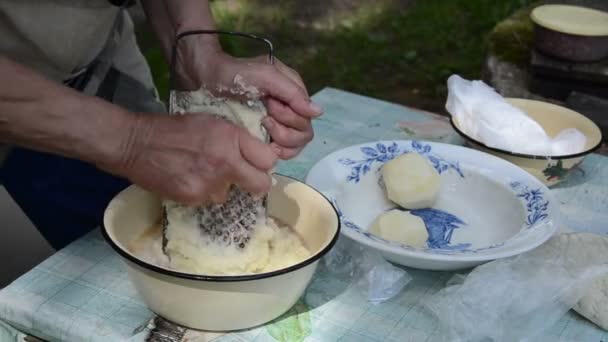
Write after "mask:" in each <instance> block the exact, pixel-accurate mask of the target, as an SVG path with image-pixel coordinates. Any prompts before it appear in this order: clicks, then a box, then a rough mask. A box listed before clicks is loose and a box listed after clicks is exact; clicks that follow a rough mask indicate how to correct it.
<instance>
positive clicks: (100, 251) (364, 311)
mask: <svg viewBox="0 0 608 342" xmlns="http://www.w3.org/2000/svg"><path fill="white" fill-rule="evenodd" d="M314 100H315V101H316V102H318V103H319V104H321V105H322V106H324V108H325V110H326V114H325V115H324V116H323V117H322V118H320V119H319V120H317V121H316V122H315V123H314V126H315V132H316V138H315V140H314V141H313V142H312V143H311V144H310V145H309V146H307V148H306V149H305V150H304V151H303V152H302V154H301V155H300V156H299V157H298V158H296V159H294V160H292V161H288V162H282V163H280V164H279V167H278V172H280V173H282V174H286V175H289V176H293V177H296V178H298V179H303V178H304V177H305V175H306V173H307V171H308V169H309V168H310V167H311V166H312V165H313V164H314V163H315V162H316V161H318V160H319V159H320V158H322V157H323V156H325V155H327V154H328V153H330V152H332V151H335V150H337V149H339V148H342V147H345V146H349V145H353V144H358V143H364V142H369V141H374V140H380V139H386V140H392V139H409V138H416V139H419V140H430V141H440V142H447V143H453V144H461V143H462V140H461V139H460V138H459V137H458V136H457V135H456V133H455V132H453V131H452V129H451V127H450V125H449V123H448V122H447V120H446V118H445V117H441V116H438V115H435V114H432V113H428V112H424V111H420V110H416V109H412V108H407V107H404V106H400V105H395V104H391V103H387V102H383V101H379V100H375V99H371V98H368V97H363V96H359V95H355V94H351V93H348V92H345V91H341V90H337V89H332V88H326V89H324V90H322V91H321V92H319V93H317V94H316V95H315V96H314ZM582 170H583V172H580V173H578V174H576V175H574V176H573V177H572V178H571V179H569V180H568V181H567V182H566V183H563V184H561V185H560V186H559V187H558V188H556V189H554V190H553V191H554V193H555V196H556V198H557V199H558V200H559V201H560V203H561V206H562V210H563V213H564V214H565V223H566V225H568V226H569V227H570V228H572V229H574V230H581V231H591V232H595V233H600V234H606V233H608V227H606V225H605V224H604V223H605V222H608V210H606V209H608V197H607V196H606V195H607V194H608V159H607V158H606V157H603V156H600V155H596V154H594V155H590V156H589V157H587V158H586V159H585V161H584V163H583V165H582ZM321 266H322V264H321ZM407 271H408V273H409V274H410V275H411V276H412V277H413V280H412V281H411V282H410V283H409V284H408V285H407V286H406V288H405V289H404V290H403V291H402V292H401V293H400V294H399V295H397V296H396V297H395V298H393V299H392V300H390V301H388V302H385V303H382V304H379V305H373V304H371V303H369V302H367V301H366V300H365V298H364V297H363V295H362V294H361V293H360V292H359V291H357V289H356V288H354V287H352V286H350V284H349V283H348V282H347V281H345V280H344V279H343V278H339V277H336V276H334V275H333V274H331V273H329V272H328V271H327V270H326V269H325V268H324V267H320V268H319V271H318V272H317V274H316V275H315V278H314V279H313V281H312V283H311V285H310V286H309V288H308V289H307V291H306V293H305V295H304V296H303V297H302V299H301V301H300V302H299V303H298V304H297V305H296V306H295V307H294V308H293V309H292V310H291V311H290V312H289V313H287V314H286V315H285V316H284V317H283V318H281V319H279V320H277V321H275V322H272V323H270V324H268V325H266V326H264V327H260V328H257V329H253V330H250V331H245V332H240V333H234V334H226V335H220V334H199V333H195V332H188V334H189V336H190V337H191V340H190V341H212V340H213V341H218V342H221V341H285V342H295V341H307V342H315V341H395V342H397V341H399V342H404V341H416V342H418V341H429V342H432V341H437V340H438V332H437V325H436V323H435V322H434V320H433V319H432V318H431V317H430V316H429V315H428V314H427V313H426V311H425V310H424V309H423V307H422V304H423V303H424V302H425V299H426V298H428V296H430V295H432V294H434V293H436V292H437V291H438V290H440V289H441V288H443V287H444V285H445V283H446V281H447V280H448V279H450V278H451V277H452V276H453V274H452V273H449V272H430V271H421V270H412V269H408V270H407ZM151 320H153V314H152V313H151V312H150V311H148V310H147V309H146V307H145V306H144V304H143V303H142V301H141V300H140V299H139V297H138V296H137V294H136V293H135V291H134V289H133V287H132V286H131V284H130V282H129V281H128V279H127V275H126V273H125V268H124V265H123V263H122V261H121V260H120V259H119V257H118V256H117V255H116V254H115V253H114V252H113V251H112V250H110V248H109V247H108V246H107V245H106V244H105V242H104V241H103V240H102V238H101V236H100V234H99V232H98V231H94V232H92V233H90V234H88V235H87V236H85V237H83V238H82V239H79V240H77V241H75V242H74V243H72V244H71V245H69V246H68V247H66V248H65V249H63V250H60V251H58V252H57V253H56V254H54V255H53V256H51V257H50V258H48V259H47V260H45V261H44V262H42V263H41V264H40V265H38V266H36V267H35V268H34V269H32V270H31V271H29V272H28V273H26V274H25V275H23V276H22V277H20V278H19V279H17V280H16V281H15V282H13V283H12V284H11V285H9V286H8V287H6V288H4V289H2V290H1V291H0V341H5V340H6V341H26V340H25V338H26V335H25V333H27V334H30V335H33V336H37V337H39V338H42V339H47V340H53V341H56V340H68V341H133V342H136V341H145V340H146V337H147V336H148V335H149V333H150V330H151V325H150V322H151ZM22 332H23V333H22ZM541 340H546V341H571V342H573V341H594V342H599V341H608V332H604V331H602V330H600V329H599V328H597V327H595V326H594V325H593V324H591V323H589V322H587V321H586V320H584V319H582V318H580V317H578V316H577V315H575V314H574V313H568V314H567V315H566V316H564V317H563V318H562V319H561V320H560V321H559V322H558V323H557V324H556V325H555V326H553V327H552V328H551V329H549V330H547V331H546V332H545V334H544V336H543V337H542V338H541Z"/></svg>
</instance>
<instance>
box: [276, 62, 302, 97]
mask: <svg viewBox="0 0 608 342" xmlns="http://www.w3.org/2000/svg"><path fill="white" fill-rule="evenodd" d="M274 64H275V65H276V67H277V68H278V69H279V71H281V72H282V73H283V74H284V75H285V76H287V77H289V79H291V80H292V81H294V82H295V83H296V84H297V85H299V86H300V88H302V90H304V93H305V94H306V96H308V89H306V85H305V84H304V80H302V77H301V76H300V74H298V72H297V71H295V70H293V69H292V68H290V67H288V66H287V65H286V64H285V63H283V62H281V61H280V60H279V59H278V58H275V60H274Z"/></svg>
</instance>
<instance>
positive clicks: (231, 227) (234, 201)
mask: <svg viewBox="0 0 608 342" xmlns="http://www.w3.org/2000/svg"><path fill="white" fill-rule="evenodd" d="M206 33H226V34H233V35H239V36H246V37H249V38H253V39H261V38H257V37H255V36H252V35H248V34H242V33H234V32H222V31H191V32H185V33H183V34H181V35H179V36H178V37H177V40H176V42H178V41H179V39H180V38H182V37H185V36H188V35H196V34H206ZM261 40H263V41H264V42H265V43H267V44H268V45H269V47H270V48H269V55H270V58H269V60H270V62H271V63H272V44H271V43H270V42H269V41H268V40H266V39H261ZM176 46H177V43H176V44H175V46H174V50H173V58H172V63H171V83H173V80H174V75H173V73H174V68H175V64H174V61H175V59H176V58H175V56H176ZM194 95H196V96H194ZM230 102H231V103H235V100H228V99H224V98H217V97H214V96H213V95H211V93H210V92H207V91H205V90H198V91H195V92H187V91H176V90H171V91H170V94H169V113H170V114H172V115H176V114H185V113H187V112H192V110H190V109H191V108H195V107H196V108H198V110H197V111H203V112H205V113H210V114H212V115H215V116H217V117H220V118H222V119H225V120H229V121H231V122H233V123H235V124H237V125H240V126H241V127H244V128H247V127H245V126H244V124H243V120H241V118H240V117H239V116H238V110H237V111H235V110H232V111H231V115H226V113H222V110H220V108H223V109H226V108H227V106H228V107H230ZM238 106H244V107H245V106H246V107H248V108H249V109H251V110H254V111H259V112H260V113H261V115H260V117H259V123H257V122H256V125H255V127H254V128H253V129H249V131H250V133H252V135H254V136H256V137H258V138H259V139H260V140H262V141H265V142H267V143H269V142H270V137H269V135H268V133H267V132H266V130H265V129H264V127H263V126H262V119H263V117H264V116H265V115H266V109H265V107H264V105H263V104H262V102H261V101H259V100H243V101H240V102H239V104H238ZM200 108H203V110H200ZM231 108H234V105H233V106H232V107H231ZM186 115H188V114H186ZM266 199H267V198H266V196H264V197H262V198H254V197H253V196H252V195H251V194H249V193H247V192H245V191H243V190H241V189H239V188H238V187H237V186H234V185H232V186H231V187H230V189H229V194H228V200H227V201H226V202H225V203H224V204H221V205H206V206H200V207H196V208H188V209H187V210H188V212H189V213H190V214H191V215H194V216H195V222H196V224H197V225H198V228H199V229H200V233H201V238H202V240H203V241H202V242H203V243H204V244H214V245H219V246H226V247H230V246H231V247H233V248H237V249H244V248H245V247H246V246H247V244H248V242H249V241H250V239H251V235H252V233H253V227H254V225H255V224H256V223H257V222H258V221H259V220H261V219H265V218H266V202H267V201H266ZM180 207H181V208H180ZM176 208H177V209H182V210H183V209H185V208H184V207H183V206H182V205H180V204H177V203H174V202H165V203H164V204H163V220H162V226H163V250H164V252H165V254H168V253H167V250H166V246H167V243H168V238H167V229H168V228H167V227H168V226H169V224H170V222H169V216H170V215H168V211H169V210H174V209H176Z"/></svg>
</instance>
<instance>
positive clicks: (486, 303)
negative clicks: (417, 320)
mask: <svg viewBox="0 0 608 342" xmlns="http://www.w3.org/2000/svg"><path fill="white" fill-rule="evenodd" d="M605 275H608V238H605V237H602V236H599V235H595V234H590V233H568V234H560V235H556V236H555V237H553V238H552V239H551V240H549V241H548V242H547V243H545V244H544V245H542V246H541V247H538V248H537V249H535V250H532V251H530V252H528V253H525V254H521V255H519V256H517V257H514V258H510V259H502V260H495V261H492V262H490V263H487V264H485V265H482V266H479V267H477V268H476V269H475V270H473V271H472V272H471V273H470V274H469V275H468V276H467V277H466V278H465V277H462V276H458V277H456V278H455V279H453V280H452V282H451V284H450V286H448V287H446V288H444V289H443V290H441V291H439V292H438V293H437V294H435V295H434V296H432V297H430V298H429V300H428V302H427V303H426V307H427V308H428V309H429V310H430V311H431V313H432V314H433V315H434V316H435V317H436V318H437V319H438V321H439V326H440V327H441V332H442V337H443V339H444V340H445V341H471V342H477V341H484V342H485V341H493V342H502V341H508V342H514V341H534V340H535V337H536V336H538V334H540V333H541V332H543V331H544V330H546V329H547V328H549V327H551V326H552V325H553V324H555V322H557V321H558V320H559V319H560V318H561V317H562V316H563V315H564V314H565V313H566V312H567V311H568V310H570V309H571V308H572V307H573V306H574V305H575V304H576V303H577V302H578V301H579V300H580V299H581V298H582V297H583V296H584V295H585V293H586V291H587V290H588V289H589V286H590V285H591V284H592V283H593V281H594V280H596V279H599V278H600V277H602V276H605Z"/></svg>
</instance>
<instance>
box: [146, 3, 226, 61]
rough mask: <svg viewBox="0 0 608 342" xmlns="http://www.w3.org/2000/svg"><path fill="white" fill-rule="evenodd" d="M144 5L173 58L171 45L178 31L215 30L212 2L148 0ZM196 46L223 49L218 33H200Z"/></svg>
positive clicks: (168, 54)
mask: <svg viewBox="0 0 608 342" xmlns="http://www.w3.org/2000/svg"><path fill="white" fill-rule="evenodd" d="M142 6H143V8H144V11H145V13H146V17H147V18H148V22H149V23H150V26H151V27H152V29H153V31H154V33H155V34H156V36H157V38H158V40H159V41H160V44H161V46H162V48H163V51H164V53H165V58H166V59H167V61H169V60H170V57H171V56H170V53H171V48H172V45H173V43H174V38H175V36H176V35H177V34H179V33H182V32H185V31H190V30H213V29H215V23H214V20H213V15H212V13H211V8H210V7H209V2H208V1H205V0H179V1H175V0H144V1H142ZM188 39H196V40H197V44H196V45H199V44H200V45H202V46H203V47H204V48H205V50H207V51H220V50H221V48H220V45H219V42H218V39H217V37H216V36H215V35H198V36H196V37H195V38H194V37H193V38H188Z"/></svg>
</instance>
